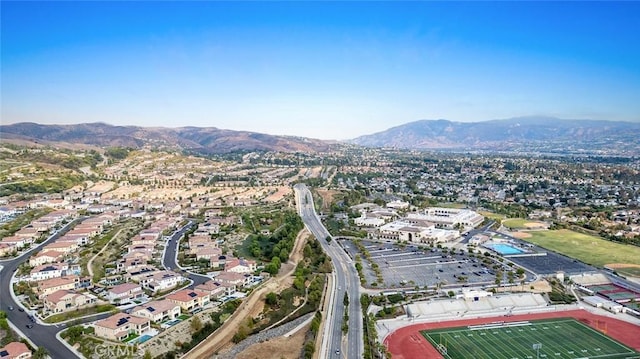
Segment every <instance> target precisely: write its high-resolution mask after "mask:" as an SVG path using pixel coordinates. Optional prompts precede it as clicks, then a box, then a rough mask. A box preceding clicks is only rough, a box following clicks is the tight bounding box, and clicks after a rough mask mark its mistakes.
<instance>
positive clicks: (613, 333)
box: [384, 310, 640, 359]
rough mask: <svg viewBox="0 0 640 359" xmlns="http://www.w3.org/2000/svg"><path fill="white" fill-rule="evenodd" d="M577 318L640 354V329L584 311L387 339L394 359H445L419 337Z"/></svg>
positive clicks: (415, 328)
mask: <svg viewBox="0 0 640 359" xmlns="http://www.w3.org/2000/svg"><path fill="white" fill-rule="evenodd" d="M562 317H571V318H575V319H577V320H579V321H581V322H582V323H585V324H587V325H589V326H590V327H592V328H594V329H596V330H602V328H603V327H604V326H605V325H604V323H606V328H607V329H606V331H607V333H606V334H607V335H608V336H610V337H612V338H614V339H616V340H618V341H620V342H621V343H623V344H626V345H627V346H629V347H631V348H633V349H635V350H637V351H640V326H637V325H634V324H631V323H628V322H624V321H622V320H618V319H615V318H611V317H604V316H600V315H595V314H592V313H590V312H587V311H585V310H569V311H561V312H549V313H536V314H525V315H513V316H510V317H505V316H501V317H490V318H476V319H465V320H453V321H448V322H437V323H421V324H414V325H409V326H406V327H403V328H400V329H397V330H395V331H394V332H393V333H391V334H389V335H388V336H387V337H386V338H385V339H384V345H385V346H386V347H387V348H388V349H389V352H391V355H392V357H393V359H417V358H429V359H443V357H442V355H440V353H439V352H438V351H437V350H436V348H434V347H433V346H431V344H429V342H428V341H427V340H426V339H425V338H424V337H423V336H422V334H420V331H421V330H427V329H439V328H453V327H464V326H467V325H476V324H485V323H491V322H496V321H504V322H516V321H521V320H535V319H547V318H562Z"/></svg>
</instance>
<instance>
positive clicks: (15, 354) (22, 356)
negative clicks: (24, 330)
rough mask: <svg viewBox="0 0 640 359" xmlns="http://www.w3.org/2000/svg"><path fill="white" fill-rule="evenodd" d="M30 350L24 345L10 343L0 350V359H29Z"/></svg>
mask: <svg viewBox="0 0 640 359" xmlns="http://www.w3.org/2000/svg"><path fill="white" fill-rule="evenodd" d="M29 358H31V350H29V348H28V347H27V345H26V344H25V343H22V342H11V343H9V344H7V345H5V346H4V347H3V348H0V359H29Z"/></svg>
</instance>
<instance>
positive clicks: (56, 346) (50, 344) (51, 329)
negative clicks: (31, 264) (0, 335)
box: [0, 219, 108, 358]
mask: <svg viewBox="0 0 640 359" xmlns="http://www.w3.org/2000/svg"><path fill="white" fill-rule="evenodd" d="M78 221H81V219H77V220H75V221H73V222H71V223H69V224H67V225H66V226H65V227H63V228H62V229H61V230H59V231H58V232H55V233H54V234H53V235H51V236H50V237H49V238H47V240H46V241H44V242H42V243H41V244H39V245H38V246H37V247H34V248H32V249H30V250H29V251H27V252H25V253H23V254H21V255H20V256H19V257H16V258H12V259H9V260H3V261H0V265H2V270H1V271H0V293H2V295H0V308H2V310H4V311H5V312H6V313H7V319H9V321H10V322H11V323H12V324H13V325H15V326H16V327H17V328H18V330H20V331H21V332H22V333H24V334H25V335H26V336H27V337H28V338H29V340H31V341H32V342H33V344H35V345H37V346H38V347H44V348H46V349H47V351H48V352H49V355H50V356H51V357H52V358H77V357H78V356H77V355H76V354H75V353H74V352H73V351H71V350H70V349H69V348H68V347H67V346H66V345H64V344H63V343H61V342H60V341H59V340H58V339H57V338H56V334H57V333H58V332H59V331H61V330H62V328H64V327H65V324H58V325H50V324H41V323H40V322H37V323H31V320H30V319H29V314H28V313H26V312H20V311H19V310H18V308H22V305H19V304H18V303H16V301H15V300H14V298H13V296H12V295H11V294H10V293H13V288H12V286H11V279H12V278H13V274H14V272H15V271H16V270H17V269H18V266H20V264H22V262H26V261H27V260H28V259H29V257H30V256H31V255H32V254H33V253H35V252H37V251H39V250H40V247H41V246H44V245H46V244H48V243H51V242H53V241H55V240H56V239H58V238H59V237H60V236H62V235H63V234H64V233H66V232H67V231H68V230H69V229H70V228H71V227H72V226H73V225H75V223H77V222H78ZM9 306H11V307H13V308H14V310H9ZM102 316H104V317H106V316H108V314H102ZM96 318H97V317H92V318H91V319H90V320H96ZM87 321H88V320H87ZM27 324H33V328H31V329H29V328H27Z"/></svg>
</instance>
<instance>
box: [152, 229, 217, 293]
mask: <svg viewBox="0 0 640 359" xmlns="http://www.w3.org/2000/svg"><path fill="white" fill-rule="evenodd" d="M193 225H194V223H193V221H191V220H190V221H189V223H187V224H186V225H185V226H184V227H182V228H180V229H179V230H177V231H175V232H173V234H172V235H171V238H169V240H168V241H167V244H166V248H165V250H164V254H163V256H162V265H163V266H164V267H165V268H167V269H169V270H172V271H174V272H177V273H180V274H182V275H183V276H186V277H187V278H189V279H191V282H192V283H191V285H190V286H189V288H190V289H193V288H195V287H196V286H197V285H200V284H202V283H204V282H206V281H209V280H211V278H210V277H207V276H204V275H201V274H197V273H191V272H189V271H186V270H183V269H182V268H181V267H180V265H179V264H178V245H179V244H180V239H181V238H182V237H183V236H184V234H185V232H187V231H188V230H189V229H191V227H193Z"/></svg>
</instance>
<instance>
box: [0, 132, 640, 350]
mask: <svg viewBox="0 0 640 359" xmlns="http://www.w3.org/2000/svg"><path fill="white" fill-rule="evenodd" d="M79 126H81V127H76V126H66V127H64V126H53V127H51V126H41V125H36V124H17V125H5V126H3V127H2V133H3V138H2V143H1V148H2V151H1V152H0V158H1V162H0V163H1V165H2V167H1V168H2V172H1V173H0V176H1V182H2V183H1V185H0V201H1V202H0V211H1V212H0V218H1V221H2V225H1V227H0V236H1V239H0V255H1V256H2V259H0V266H2V270H1V271H0V285H1V286H2V293H10V294H9V295H3V296H2V297H0V307H1V310H2V313H3V314H2V318H1V319H0V321H3V322H5V323H6V325H4V326H3V327H2V328H4V329H2V330H3V332H4V336H3V341H2V345H3V347H2V349H1V350H2V352H3V353H8V354H7V355H6V356H8V357H21V358H22V357H24V358H28V357H40V358H43V357H46V356H49V357H52V358H71V357H79V358H82V357H85V358H107V357H113V356H114V355H115V356H118V357H125V358H137V357H144V358H174V357H186V358H210V357H212V355H214V354H213V353H217V354H216V355H218V356H219V357H223V358H227V357H228V358H235V357H239V358H241V357H252V356H253V355H257V354H256V353H259V352H263V351H264V350H267V349H266V348H268V350H270V351H271V352H273V353H276V354H274V355H276V357H281V356H282V357H291V358H293V357H301V356H303V357H306V358H314V357H320V358H326V357H348V358H389V357H395V356H402V357H416V355H417V354H416V353H419V352H427V353H431V354H429V355H433V356H434V357H437V356H441V357H453V358H463V357H465V355H466V354H464V350H465V349H463V348H464V346H467V345H474V346H475V347H476V349H474V350H478V352H480V351H490V350H491V349H490V348H491V346H490V345H489V344H488V342H485V341H484V338H482V339H483V340H478V341H473V343H467V342H464V341H462V340H459V339H458V337H456V334H455V333H456V332H457V331H459V330H462V329H460V327H462V328H467V329H465V330H469V332H468V334H465V336H466V335H471V334H477V335H492V336H496V337H498V338H502V337H503V336H504V337H505V338H507V337H509V335H510V334H509V333H512V332H513V331H514V330H517V331H520V330H524V331H526V332H522V334H519V335H522V336H523V337H522V338H528V336H529V335H533V334H529V333H531V331H543V332H544V331H545V330H547V331H550V332H549V333H552V332H553V333H555V334H554V335H559V334H558V333H561V332H562V333H564V332H565V331H568V332H569V333H571V335H572V336H576V337H577V338H579V340H580V341H581V342H582V343H592V344H589V345H587V344H584V345H583V347H584V348H585V349H580V352H581V353H584V352H582V350H587V353H594V354H596V353H599V352H604V353H607V355H611V356H612V357H621V358H622V357H635V356H637V355H638V354H637V353H638V350H639V349H640V343H639V342H638V337H637V336H635V335H629V334H626V335H625V334H624V333H634V332H637V331H638V329H639V328H640V324H639V323H640V307H638V300H640V272H639V270H640V261H639V258H640V158H639V157H637V155H632V154H630V153H629V152H628V151H627V150H628V149H630V148H631V147H633V146H632V145H630V144H628V143H627V144H626V147H625V146H621V147H618V149H614V148H611V149H610V150H611V152H603V151H594V152H593V153H571V152H566V153H562V154H560V153H555V154H553V153H545V154H537V155H533V154H530V152H531V151H533V150H532V149H530V150H529V151H527V153H526V154H525V153H522V152H520V151H519V150H511V151H510V150H506V149H505V150H503V151H488V150H487V151H479V152H476V151H474V152H465V151H451V150H446V151H442V150H441V151H434V150H417V149H401V148H389V147H379V148H375V147H370V146H369V147H364V146H359V145H356V144H346V143H337V142H332V143H323V142H322V141H318V142H311V141H305V139H300V138H295V139H293V140H292V141H294V142H296V143H302V144H305V145H306V146H317V147H314V148H305V150H301V149H299V148H298V147H295V146H293V145H289V144H287V145H284V144H282V143H279V142H278V141H279V140H280V139H277V140H278V141H274V138H273V137H272V136H266V135H265V136H263V137H262V136H260V137H257V136H254V135H249V136H248V137H249V138H254V139H255V138H257V140H256V141H258V142H260V144H256V143H258V142H256V143H252V144H251V146H255V147H258V148H262V147H261V146H263V145H264V146H265V147H269V146H273V145H274V144H277V143H279V144H278V146H285V147H287V146H289V147H288V148H289V149H288V150H257V149H253V150H249V149H242V150H232V151H207V150H206V149H207V147H205V145H204V142H196V141H194V142H190V143H185V142H181V141H180V140H178V137H176V136H178V135H176V133H179V132H180V130H170V129H166V130H158V129H153V130H151V129H149V130H146V129H144V128H134V129H133V130H132V129H129V128H127V129H123V128H120V127H113V126H108V125H104V124H98V125H91V124H85V125H79ZM629 126H632V125H629ZM20 129H22V130H21V131H23V132H20ZM34 129H38V130H34ZM97 131H99V132H100V135H94V134H95V133H96V132H97ZM123 131H125V132H123ZM127 131H134V134H135V135H132V134H131V133H129V132H127ZM147 131H162V132H158V133H163V134H164V135H163V136H164V137H158V136H154V137H148V138H145V137H143V134H149V132H147ZM191 131H194V130H191ZM202 131H203V133H211V130H202ZM593 131H594V132H595V130H593ZM52 133H55V135H51V134H52ZM63 133H64V135H63ZM191 133H192V137H191V138H192V139H195V138H196V137H194V133H195V132H191ZM230 133H231V134H230ZM29 134H31V136H29ZM235 135H236V134H234V133H233V132H232V131H227V133H226V136H231V137H233V136H235ZM243 136H246V135H245V134H243ZM55 137H59V138H60V140H61V141H56V140H55ZM105 141H108V144H105ZM192 141H193V140H192ZM217 141H221V139H220V138H219V139H218V140H217ZM261 141H262V142H261ZM196 143H198V146H196V145H195V144H196ZM237 143H238V144H241V143H243V141H241V140H238V142H237ZM229 146H232V145H229ZM332 273H333V274H332ZM612 313H615V315H613V316H611V315H612ZM545 328H548V329H545ZM554 328H555V329H554ZM465 333H466V332H465ZM603 333H604V334H605V336H602V334H603ZM412 337H419V338H422V339H420V340H417V341H416V340H410V338H412ZM441 338H447V339H446V340H444V339H441ZM603 338H604V339H603ZM596 339H597V340H596ZM487 340H488V339H487ZM505 340H507V339H505ZM522 340H525V339H522ZM527 340H528V339H527ZM536 340H538V341H540V342H541V343H542V347H541V348H539V350H540V351H541V352H542V353H546V355H547V356H548V355H552V354H551V352H554V351H558V352H559V351H561V350H566V349H563V348H564V347H563V344H562V343H560V342H557V341H555V340H554V339H544V338H537V339H536ZM523 345H524V344H523ZM525 349H526V348H524V346H523V347H522V348H521V347H517V346H516V347H514V348H512V349H507V348H504V349H500V350H502V351H503V352H504V353H507V352H510V351H513V350H516V351H517V350H521V351H525ZM527 350H529V349H527ZM574 352H575V350H574ZM451 353H457V354H451ZM9 355H11V356H9ZM20 355H22V356H20ZM510 355H511V354H510ZM579 355H588V354H579ZM568 357H573V356H568Z"/></svg>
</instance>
